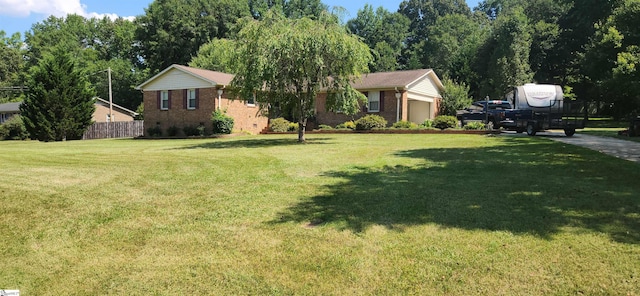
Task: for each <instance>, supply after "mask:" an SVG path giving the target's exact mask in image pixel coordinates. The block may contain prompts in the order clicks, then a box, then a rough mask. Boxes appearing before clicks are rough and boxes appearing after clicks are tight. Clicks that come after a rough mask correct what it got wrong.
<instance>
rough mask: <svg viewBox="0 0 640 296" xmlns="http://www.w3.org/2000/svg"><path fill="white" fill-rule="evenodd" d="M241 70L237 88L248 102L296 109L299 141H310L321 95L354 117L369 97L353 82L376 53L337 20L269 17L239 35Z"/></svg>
mask: <svg viewBox="0 0 640 296" xmlns="http://www.w3.org/2000/svg"><path fill="white" fill-rule="evenodd" d="M238 41H239V44H240V46H239V48H238V60H239V61H242V63H241V64H240V65H239V67H238V71H237V73H236V76H235V78H234V80H233V82H232V86H233V87H234V89H235V90H236V91H237V92H238V94H239V95H240V96H241V97H243V98H249V97H252V96H254V95H255V97H256V100H257V101H258V102H262V103H264V104H270V105H271V106H279V107H281V108H283V109H288V110H293V112H294V114H293V115H294V117H295V118H296V119H297V121H298V124H299V125H298V126H299V129H298V141H300V142H304V141H305V128H306V126H307V120H308V119H309V118H310V117H311V116H313V113H314V109H315V100H316V97H317V95H318V93H319V92H320V91H321V90H323V89H326V90H327V91H328V93H329V95H328V100H327V107H328V108H331V109H334V110H336V109H340V110H342V111H343V112H344V113H345V114H354V113H356V112H358V110H359V103H360V102H361V101H363V100H365V99H366V98H365V97H364V95H363V94H361V93H360V92H358V91H357V90H355V89H353V88H352V87H351V85H350V82H352V81H354V80H355V79H357V78H359V77H360V75H361V74H362V73H365V72H367V71H368V64H369V62H371V59H372V57H371V54H370V52H369V48H368V47H367V45H366V44H364V43H362V42H361V41H360V40H359V39H358V38H357V36H354V35H351V34H348V33H347V32H346V29H345V28H344V27H343V26H341V25H339V24H338V23H337V22H336V20H335V18H333V17H330V16H321V17H320V19H319V20H317V21H316V20H312V19H309V18H306V17H305V18H301V19H287V18H285V17H284V16H282V15H280V14H275V13H268V14H267V16H266V17H265V18H264V20H263V21H253V22H250V23H248V24H247V25H246V26H245V27H244V28H243V29H242V30H241V31H240V34H239V40H238Z"/></svg>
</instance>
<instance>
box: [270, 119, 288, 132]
mask: <svg viewBox="0 0 640 296" xmlns="http://www.w3.org/2000/svg"><path fill="white" fill-rule="evenodd" d="M290 123H291V122H289V121H288V120H286V119H284V118H282V117H279V118H275V119H271V120H270V121H269V130H271V131H272V132H276V133H284V132H286V131H288V130H289V124H290Z"/></svg>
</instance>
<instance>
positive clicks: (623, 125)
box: [577, 118, 640, 142]
mask: <svg viewBox="0 0 640 296" xmlns="http://www.w3.org/2000/svg"><path fill="white" fill-rule="evenodd" d="M628 128H629V121H615V120H613V119H611V118H589V121H588V122H587V126H586V127H585V128H584V129H582V130H578V131H577V132H579V133H584V134H587V135H593V136H600V137H610V138H617V139H621V140H626V141H634V142H640V137H629V136H627V135H618V132H620V131H624V130H627V129H628Z"/></svg>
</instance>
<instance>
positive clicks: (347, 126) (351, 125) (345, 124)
mask: <svg viewBox="0 0 640 296" xmlns="http://www.w3.org/2000/svg"><path fill="white" fill-rule="evenodd" d="M336 129H351V130H354V129H356V123H355V122H353V121H351V120H350V121H345V122H343V123H341V124H338V125H336Z"/></svg>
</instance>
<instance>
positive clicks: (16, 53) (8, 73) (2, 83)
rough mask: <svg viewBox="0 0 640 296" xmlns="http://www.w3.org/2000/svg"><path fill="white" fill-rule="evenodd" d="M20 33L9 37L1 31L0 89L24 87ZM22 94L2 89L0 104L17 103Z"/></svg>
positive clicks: (0, 91)
mask: <svg viewBox="0 0 640 296" xmlns="http://www.w3.org/2000/svg"><path fill="white" fill-rule="evenodd" d="M21 48H22V41H21V40H20V33H15V34H13V35H12V36H11V37H7V36H6V33H5V32H4V31H2V30H0V88H11V87H16V86H17V87H20V86H22V85H23V80H22V79H21V78H22V75H21V72H22V71H23V68H24V59H23V57H22V56H23V51H22V49H21ZM20 94H21V93H20V92H17V91H3V90H1V89H0V103H4V102H8V101H15V100H17V98H19V97H20Z"/></svg>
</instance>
